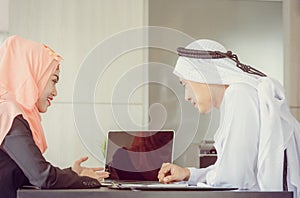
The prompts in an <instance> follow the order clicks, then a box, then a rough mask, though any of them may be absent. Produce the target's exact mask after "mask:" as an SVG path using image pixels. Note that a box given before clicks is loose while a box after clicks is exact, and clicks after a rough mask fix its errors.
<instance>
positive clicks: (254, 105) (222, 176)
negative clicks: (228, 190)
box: [206, 86, 260, 189]
mask: <svg viewBox="0 0 300 198" xmlns="http://www.w3.org/2000/svg"><path fill="white" fill-rule="evenodd" d="M224 97H225V100H224V102H225V104H223V105H224V106H223V109H222V111H223V112H221V113H222V114H223V115H221V120H220V127H219V132H218V133H220V134H221V136H222V138H220V140H216V144H218V145H216V147H219V149H217V152H218V159H217V161H216V163H215V165H214V169H213V170H211V171H209V172H207V175H206V181H207V183H208V184H209V185H213V186H234V187H239V188H240V189H255V188H257V181H256V165H257V149H258V139H259V131H260V123H259V120H260V117H259V116H260V115H259V104H258V98H257V95H256V91H255V90H254V89H250V88H249V87H246V86H245V87H244V86H238V87H233V88H231V89H229V90H228V93H226V95H225V96H224ZM222 117H223V118H222ZM217 141H218V142H217Z"/></svg>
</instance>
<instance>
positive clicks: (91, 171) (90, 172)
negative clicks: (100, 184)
mask: <svg viewBox="0 0 300 198" xmlns="http://www.w3.org/2000/svg"><path fill="white" fill-rule="evenodd" d="M87 159H88V157H82V158H80V159H79V160H76V161H75V162H74V164H73V166H72V170H73V171H74V172H76V173H77V174H78V175H79V176H88V177H91V178H94V179H97V180H98V181H101V180H102V179H103V178H107V177H108V176H109V173H108V172H99V171H103V170H104V168H102V167H97V168H88V167H84V166H81V163H82V162H85V161H86V160H87Z"/></svg>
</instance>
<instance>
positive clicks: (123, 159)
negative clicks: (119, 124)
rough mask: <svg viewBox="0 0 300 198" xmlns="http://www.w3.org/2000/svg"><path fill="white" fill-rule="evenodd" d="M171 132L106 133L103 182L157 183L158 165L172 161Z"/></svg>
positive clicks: (172, 140) (172, 133)
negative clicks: (105, 175) (106, 176)
mask: <svg viewBox="0 0 300 198" xmlns="http://www.w3.org/2000/svg"><path fill="white" fill-rule="evenodd" d="M174 136H175V133H174V131H173V130H160V131H109V132H108V137H107V144H106V145H107V146H106V158H105V171H108V172H110V176H109V178H106V179H105V180H104V183H106V184H109V183H135V184H138V183H143V184H145V183H158V181H157V174H158V171H159V169H160V167H161V165H162V164H163V163H165V162H172V161H173V145H174Z"/></svg>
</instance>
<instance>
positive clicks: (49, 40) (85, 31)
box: [9, 0, 144, 167]
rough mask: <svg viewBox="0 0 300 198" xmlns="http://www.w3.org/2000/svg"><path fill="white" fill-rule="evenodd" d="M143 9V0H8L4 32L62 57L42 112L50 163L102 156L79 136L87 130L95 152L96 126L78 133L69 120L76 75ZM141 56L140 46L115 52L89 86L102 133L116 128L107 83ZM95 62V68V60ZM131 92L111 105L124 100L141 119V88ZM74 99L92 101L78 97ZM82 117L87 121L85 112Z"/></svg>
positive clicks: (135, 22) (136, 22)
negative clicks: (53, 91)
mask: <svg viewBox="0 0 300 198" xmlns="http://www.w3.org/2000/svg"><path fill="white" fill-rule="evenodd" d="M143 10H144V1H137V0H88V1H86V0H51V1H49V0H11V5H10V28H9V33H10V34H11V35H13V34H18V35H21V36H23V37H25V38H28V39H32V40H35V41H40V42H43V43H46V44H47V45H49V46H50V47H52V48H53V49H54V50H55V51H56V52H58V53H59V54H61V55H62V56H63V58H64V61H63V63H62V66H61V79H60V82H59V84H58V97H57V98H56V99H55V100H54V102H53V105H52V106H51V107H50V108H49V110H48V112H47V113H46V114H44V115H43V116H42V118H43V126H44V129H45V134H46V137H47V140H48V146H49V147H48V151H47V152H46V158H47V159H48V160H49V161H51V162H53V163H54V164H55V165H58V166H61V167H66V166H69V165H71V163H72V162H73V161H74V160H75V159H77V158H79V157H81V156H83V155H88V156H90V157H91V158H92V159H91V161H90V163H88V164H89V165H99V164H101V161H100V162H99V161H98V160H96V159H95V158H93V155H96V156H99V155H98V153H90V152H89V151H88V149H87V148H89V146H87V147H86V146H85V145H89V143H88V142H84V143H83V142H82V141H81V138H80V136H82V133H84V134H85V135H87V136H91V138H90V139H91V141H92V140H93V139H97V140H98V144H99V149H98V150H99V153H100V152H101V144H102V143H103V141H104V140H103V139H101V140H100V139H99V137H100V135H102V134H101V131H99V132H95V131H94V130H96V129H90V130H87V131H79V133H78V130H77V129H76V123H75V122H74V115H73V106H72V104H73V102H72V101H73V99H72V96H73V88H74V84H75V82H76V76H77V73H78V71H79V69H80V64H81V63H82V62H83V60H84V58H85V57H86V56H87V55H88V54H89V52H90V50H92V49H93V48H94V47H95V46H96V45H97V44H98V43H99V42H101V41H103V40H105V39H106V38H108V37H110V36H111V35H113V34H116V33H118V32H120V31H124V30H127V29H129V28H133V27H137V26H142V25H143V24H144V13H143ZM99 56H100V57H101V54H99ZM141 62H143V52H141V51H133V52H130V53H127V54H124V55H122V56H120V57H117V58H116V60H115V61H114V62H113V63H112V64H111V65H110V66H109V69H108V70H107V71H106V72H105V73H104V76H102V77H101V78H100V77H99V79H98V81H97V83H98V86H97V89H96V90H95V92H94V94H95V96H96V97H95V98H96V101H95V111H96V114H97V116H98V117H101V118H103V119H101V120H100V121H99V119H98V122H101V123H103V124H102V125H103V126H102V127H103V133H106V131H107V130H108V129H118V128H119V126H118V125H117V123H116V122H115V120H114V118H113V115H112V108H111V103H112V102H111V95H112V91H111V88H112V87H113V85H114V84H115V83H116V81H117V80H118V79H119V78H120V76H121V75H122V74H123V73H124V72H126V71H128V70H129V69H130V68H132V67H133V66H135V65H137V64H140V63H141ZM94 67H95V69H97V67H100V66H99V65H94ZM91 75H93V73H91ZM140 75H141V76H142V75H143V74H140ZM87 80H88V79H87ZM91 86H93V85H91ZM135 98H136V99H135V101H126V102H119V103H114V105H116V106H118V105H119V106H122V107H123V106H128V108H130V109H131V110H132V114H133V115H135V116H133V118H132V119H134V120H135V121H136V122H139V123H142V122H143V121H144V120H143V116H142V115H143V110H144V106H143V105H144V103H143V99H144V98H143V91H141V92H139V93H136V97H135ZM79 105H91V104H89V103H88V102H87V101H81V103H79ZM85 119H86V120H85ZM83 120H84V122H87V123H88V122H89V118H86V117H85V118H83ZM95 133H96V134H97V133H100V134H99V137H96V136H97V135H96V136H94V134H95ZM89 134H91V135H89ZM93 143H94V142H93ZM84 144H85V145H84ZM89 150H90V149H89Z"/></svg>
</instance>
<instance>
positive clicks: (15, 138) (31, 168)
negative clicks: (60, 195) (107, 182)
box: [0, 115, 100, 198]
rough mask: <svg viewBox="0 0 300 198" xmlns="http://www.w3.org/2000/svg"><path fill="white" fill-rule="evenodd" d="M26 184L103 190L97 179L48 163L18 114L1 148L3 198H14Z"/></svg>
mask: <svg viewBox="0 0 300 198" xmlns="http://www.w3.org/2000/svg"><path fill="white" fill-rule="evenodd" d="M24 185H33V186H37V187H39V188H43V189H51V188H52V189H64V188H98V187H100V183H99V182H98V180H96V179H92V178H89V177H85V176H78V175H77V174H76V173H75V172H74V171H72V170H71V168H67V169H60V168H58V167H54V166H53V165H51V164H50V163H49V162H47V161H46V160H45V158H44V157H43V155H42V153H41V152H40V150H39V148H38V147H37V146H36V144H35V143H34V140H33V137H32V133H31V130H30V127H29V124H28V122H27V121H26V120H25V119H24V118H23V117H22V115H18V116H17V117H15V119H14V121H13V123H12V127H11V129H10V130H9V133H8V134H7V136H6V137H5V139H4V141H3V142H2V144H1V147H0V198H2V197H3V198H4V197H5V198H15V197H16V191H17V189H18V188H20V187H22V186H24Z"/></svg>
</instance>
